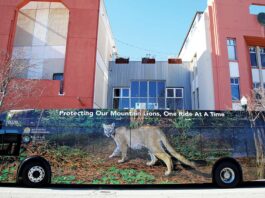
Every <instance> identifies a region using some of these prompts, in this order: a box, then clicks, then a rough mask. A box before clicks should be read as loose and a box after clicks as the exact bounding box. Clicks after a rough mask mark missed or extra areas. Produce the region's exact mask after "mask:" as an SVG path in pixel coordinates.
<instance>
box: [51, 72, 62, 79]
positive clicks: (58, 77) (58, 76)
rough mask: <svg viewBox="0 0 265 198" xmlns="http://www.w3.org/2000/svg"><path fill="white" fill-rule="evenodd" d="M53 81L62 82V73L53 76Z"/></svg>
mask: <svg viewBox="0 0 265 198" xmlns="http://www.w3.org/2000/svg"><path fill="white" fill-rule="evenodd" d="M53 80H63V73H56V74H53Z"/></svg>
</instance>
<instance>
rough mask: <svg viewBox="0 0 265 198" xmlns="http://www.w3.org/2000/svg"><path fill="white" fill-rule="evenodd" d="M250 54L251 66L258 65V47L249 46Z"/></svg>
mask: <svg viewBox="0 0 265 198" xmlns="http://www.w3.org/2000/svg"><path fill="white" fill-rule="evenodd" d="M249 55H250V62H251V66H252V67H257V66H258V61H257V49H256V47H250V48H249Z"/></svg>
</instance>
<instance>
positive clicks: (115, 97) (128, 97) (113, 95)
mask: <svg viewBox="0 0 265 198" xmlns="http://www.w3.org/2000/svg"><path fill="white" fill-rule="evenodd" d="M116 89H119V90H120V96H119V97H117V96H115V90H116ZM124 89H128V90H129V96H126V97H125V96H123V90H124ZM117 98H118V99H123V98H125V99H129V108H128V109H130V107H131V88H129V87H114V88H113V89H112V108H114V105H113V103H114V99H117Z"/></svg>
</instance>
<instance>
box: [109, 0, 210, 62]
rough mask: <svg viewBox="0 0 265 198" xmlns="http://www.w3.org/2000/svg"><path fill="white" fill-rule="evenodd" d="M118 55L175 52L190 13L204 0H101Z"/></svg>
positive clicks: (134, 57)
mask: <svg viewBox="0 0 265 198" xmlns="http://www.w3.org/2000/svg"><path fill="white" fill-rule="evenodd" d="M105 4H106V8H107V12H108V16H109V20H110V23H111V28H112V32H113V36H114V38H115V41H116V45H117V48H118V53H119V56H122V57H130V60H141V58H142V57H145V56H146V55H151V57H155V58H156V59H157V60H167V59H168V58H169V57H172V56H176V55H177V54H178V52H179V50H180V48H181V46H182V43H183V41H184V39H185V37H186V34H187V32H188V30H189V27H190V25H191V23H192V20H193V17H194V15H195V14H196V12H197V11H204V10H205V9H206V7H207V0H105Z"/></svg>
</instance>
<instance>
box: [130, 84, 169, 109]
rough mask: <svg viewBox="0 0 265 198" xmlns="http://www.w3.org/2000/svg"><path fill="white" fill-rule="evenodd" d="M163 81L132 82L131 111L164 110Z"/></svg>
mask: <svg viewBox="0 0 265 198" xmlns="http://www.w3.org/2000/svg"><path fill="white" fill-rule="evenodd" d="M165 89H166V83H165V81H132V82H131V109H165Z"/></svg>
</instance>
